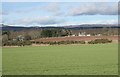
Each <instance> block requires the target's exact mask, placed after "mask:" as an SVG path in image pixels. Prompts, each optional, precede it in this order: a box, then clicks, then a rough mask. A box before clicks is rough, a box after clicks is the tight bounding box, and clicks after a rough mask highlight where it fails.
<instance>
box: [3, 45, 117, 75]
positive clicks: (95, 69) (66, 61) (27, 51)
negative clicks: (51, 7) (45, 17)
mask: <svg viewBox="0 0 120 77" xmlns="http://www.w3.org/2000/svg"><path fill="white" fill-rule="evenodd" d="M117 65H118V46H117V44H96V45H66V46H65V45H63V46H62V45H61V46H40V47H32V46H30V47H16V48H3V74H4V75H116V74H118V72H117V71H118V66H117Z"/></svg>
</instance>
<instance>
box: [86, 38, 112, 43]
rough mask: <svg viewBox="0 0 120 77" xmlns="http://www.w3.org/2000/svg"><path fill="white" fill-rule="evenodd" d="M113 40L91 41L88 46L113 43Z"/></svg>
mask: <svg viewBox="0 0 120 77" xmlns="http://www.w3.org/2000/svg"><path fill="white" fill-rule="evenodd" d="M111 42H112V40H109V39H95V40H92V41H89V42H88V44H105V43H111Z"/></svg>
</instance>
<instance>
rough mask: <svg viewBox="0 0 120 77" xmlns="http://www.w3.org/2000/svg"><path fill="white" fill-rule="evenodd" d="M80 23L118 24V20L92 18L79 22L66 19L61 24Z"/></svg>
mask: <svg viewBox="0 0 120 77" xmlns="http://www.w3.org/2000/svg"><path fill="white" fill-rule="evenodd" d="M81 24H118V20H114V19H111V20H96V21H95V20H94V21H87V22H79V21H71V22H70V21H68V22H64V23H62V24H61V25H63V26H66V25H81Z"/></svg>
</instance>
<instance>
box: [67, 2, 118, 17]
mask: <svg viewBox="0 0 120 77" xmlns="http://www.w3.org/2000/svg"><path fill="white" fill-rule="evenodd" d="M98 14H99V15H117V14H118V5H117V3H104V2H100V3H98V2H97V3H84V4H83V5H80V6H79V7H73V8H71V9H70V11H69V13H68V15H70V16H79V15H98Z"/></svg>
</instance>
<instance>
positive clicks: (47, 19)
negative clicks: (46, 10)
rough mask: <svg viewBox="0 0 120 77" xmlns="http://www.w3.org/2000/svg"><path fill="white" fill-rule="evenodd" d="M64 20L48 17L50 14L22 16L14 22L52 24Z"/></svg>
mask: <svg viewBox="0 0 120 77" xmlns="http://www.w3.org/2000/svg"><path fill="white" fill-rule="evenodd" d="M63 22H65V20H64V19H60V18H55V17H50V16H42V17H35V18H33V17H32V18H23V19H19V20H16V23H14V24H16V25H17V24H22V25H53V24H59V23H63Z"/></svg>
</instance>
